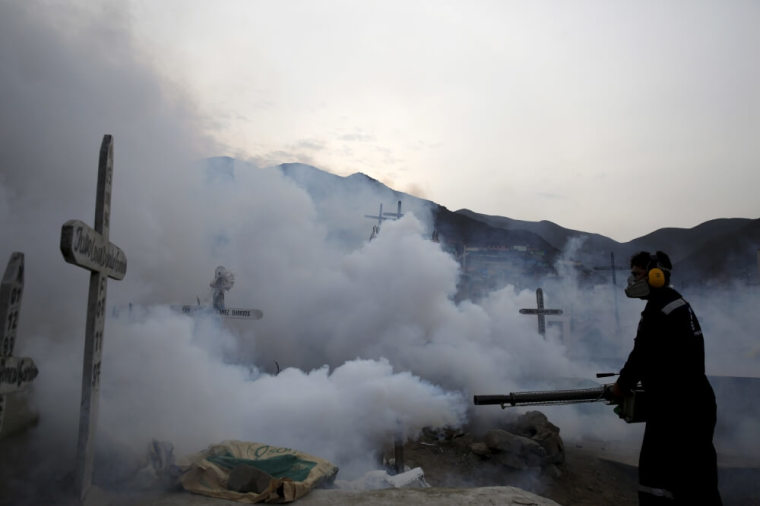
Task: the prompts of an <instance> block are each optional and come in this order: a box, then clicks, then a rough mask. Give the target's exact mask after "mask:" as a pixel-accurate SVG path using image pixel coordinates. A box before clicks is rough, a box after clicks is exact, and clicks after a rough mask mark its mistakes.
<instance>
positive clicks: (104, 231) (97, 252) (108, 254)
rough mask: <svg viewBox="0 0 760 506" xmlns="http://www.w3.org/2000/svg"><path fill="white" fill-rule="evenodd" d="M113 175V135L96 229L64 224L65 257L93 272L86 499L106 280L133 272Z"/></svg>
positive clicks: (81, 486)
mask: <svg viewBox="0 0 760 506" xmlns="http://www.w3.org/2000/svg"><path fill="white" fill-rule="evenodd" d="M112 178H113V138H112V137H111V136H110V135H105V136H103V142H102V144H101V146H100V160H99V165H98V188H97V195H96V201H95V229H92V228H90V227H89V226H87V225H86V224H85V223H83V222H81V221H79V220H69V221H67V222H66V223H64V224H63V227H62V228H61V253H63V258H64V259H65V260H66V261H67V262H68V263H70V264H74V265H77V266H79V267H83V268H85V269H87V270H89V271H92V272H91V274H90V291H89V297H88V300H87V323H86V327H85V336H84V363H83V365H82V400H81V405H80V410H79V442H78V444H77V488H78V492H79V497H80V499H82V500H84V498H85V496H86V494H87V492H88V490H89V488H90V485H91V484H92V464H93V443H94V440H95V427H96V426H97V421H98V401H99V393H100V373H101V367H100V362H101V357H102V354H103V327H104V323H105V315H106V284H107V280H108V278H109V277H110V278H113V279H123V278H124V276H125V275H126V273H127V257H126V256H125V255H124V252H123V251H121V249H119V248H118V247H117V246H116V245H114V244H112V243H110V242H109V241H108V230H109V228H110V217H111V182H112Z"/></svg>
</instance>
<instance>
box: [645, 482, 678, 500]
mask: <svg viewBox="0 0 760 506" xmlns="http://www.w3.org/2000/svg"><path fill="white" fill-rule="evenodd" d="M639 492H642V493H644V494H650V495H653V496H656V497H665V498H666V499H670V500H673V492H671V491H670V490H667V489H664V488H655V487H647V486H646V485H639Z"/></svg>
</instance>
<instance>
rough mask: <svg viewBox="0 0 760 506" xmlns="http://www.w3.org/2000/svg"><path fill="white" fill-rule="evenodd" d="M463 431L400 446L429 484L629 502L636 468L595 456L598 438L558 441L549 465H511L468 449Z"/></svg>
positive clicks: (577, 501)
mask: <svg viewBox="0 0 760 506" xmlns="http://www.w3.org/2000/svg"><path fill="white" fill-rule="evenodd" d="M475 440H476V438H474V436H473V435H471V434H467V433H461V434H457V435H455V436H454V437H453V438H451V439H444V440H439V439H437V438H435V437H431V436H430V435H429V434H428V435H427V436H426V435H423V437H422V438H420V439H419V440H418V441H415V442H411V443H408V444H407V445H406V446H405V447H404V462H405V464H406V465H407V466H409V467H417V466H419V467H421V468H422V469H423V470H424V472H425V480H426V481H427V483H428V484H429V485H431V486H433V487H449V488H452V487H453V488H457V487H491V486H514V487H519V488H521V489H524V490H527V491H530V492H534V493H536V494H538V495H541V496H543V497H547V498H549V499H552V500H553V501H555V502H557V503H559V504H562V505H573V506H604V505H616V506H635V505H636V504H638V502H637V497H636V488H637V477H636V468H635V467H633V466H630V465H626V464H622V463H619V462H615V461H612V460H608V459H606V458H602V456H600V453H603V452H600V449H602V447H601V446H600V443H596V442H594V443H592V442H588V443H571V442H565V444H564V450H565V451H564V455H565V458H564V462H563V463H561V464H558V465H556V466H551V467H549V468H543V469H542V468H540V467H538V468H527V469H523V470H517V469H511V468H509V467H506V466H504V465H503V464H502V463H500V462H499V461H497V460H496V459H495V458H493V457H483V456H479V455H477V454H475V453H473V452H472V451H471V449H470V448H471V445H472V444H473V442H475Z"/></svg>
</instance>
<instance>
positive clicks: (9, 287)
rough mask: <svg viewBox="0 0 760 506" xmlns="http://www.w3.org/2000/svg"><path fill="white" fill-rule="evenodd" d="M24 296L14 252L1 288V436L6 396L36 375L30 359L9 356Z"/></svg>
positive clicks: (17, 255)
mask: <svg viewBox="0 0 760 506" xmlns="http://www.w3.org/2000/svg"><path fill="white" fill-rule="evenodd" d="M23 293H24V254H23V253H19V252H14V253H13V254H11V258H10V260H9V261H8V266H7V267H6V268H5V275H3V280H2V283H1V284H0V325H2V328H0V432H2V430H3V419H4V418H5V394H10V393H13V392H18V391H20V390H23V389H24V388H26V387H27V386H29V384H31V382H32V381H33V380H34V378H36V377H37V374H38V371H37V366H36V365H35V364H34V361H33V360H32V359H31V358H19V357H14V356H12V355H13V347H14V345H15V344H16V329H17V328H18V314H19V310H20V309H21V295H23Z"/></svg>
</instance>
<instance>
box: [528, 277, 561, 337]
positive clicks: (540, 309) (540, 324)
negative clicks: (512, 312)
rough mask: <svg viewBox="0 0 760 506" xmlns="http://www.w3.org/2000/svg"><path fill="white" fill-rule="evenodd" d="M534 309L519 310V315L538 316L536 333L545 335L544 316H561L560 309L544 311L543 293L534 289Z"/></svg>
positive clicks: (538, 289)
mask: <svg viewBox="0 0 760 506" xmlns="http://www.w3.org/2000/svg"><path fill="white" fill-rule="evenodd" d="M536 306H538V307H537V308H536V309H521V310H520V314H535V315H538V333H539V334H541V335H542V336H543V335H546V315H549V314H562V313H563V311H562V310H561V309H544V291H543V290H541V289H540V288H536Z"/></svg>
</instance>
